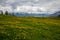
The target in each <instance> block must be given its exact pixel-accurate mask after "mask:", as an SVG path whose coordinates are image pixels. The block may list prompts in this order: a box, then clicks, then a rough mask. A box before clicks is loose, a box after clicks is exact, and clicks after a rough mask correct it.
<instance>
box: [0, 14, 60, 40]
mask: <svg viewBox="0 0 60 40" xmlns="http://www.w3.org/2000/svg"><path fill="white" fill-rule="evenodd" d="M0 40H60V18H39V17H15V16H6V15H0Z"/></svg>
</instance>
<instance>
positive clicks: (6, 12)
mask: <svg viewBox="0 0 60 40" xmlns="http://www.w3.org/2000/svg"><path fill="white" fill-rule="evenodd" d="M0 15H10V16H15V15H14V13H9V12H8V11H5V13H4V12H3V11H2V10H0Z"/></svg>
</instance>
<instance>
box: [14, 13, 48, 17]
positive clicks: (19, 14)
mask: <svg viewBox="0 0 60 40" xmlns="http://www.w3.org/2000/svg"><path fill="white" fill-rule="evenodd" d="M14 15H15V16H33V17H47V16H49V14H34V13H30V14H29V13H15V14H14Z"/></svg>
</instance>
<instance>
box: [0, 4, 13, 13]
mask: <svg viewBox="0 0 60 40" xmlns="http://www.w3.org/2000/svg"><path fill="white" fill-rule="evenodd" d="M0 10H3V11H4V12H5V11H8V12H12V11H13V8H12V7H11V6H1V5H0Z"/></svg>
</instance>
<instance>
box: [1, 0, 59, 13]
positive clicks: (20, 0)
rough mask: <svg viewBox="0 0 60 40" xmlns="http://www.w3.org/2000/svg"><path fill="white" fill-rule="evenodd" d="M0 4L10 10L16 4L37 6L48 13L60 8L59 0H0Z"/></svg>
mask: <svg viewBox="0 0 60 40" xmlns="http://www.w3.org/2000/svg"><path fill="white" fill-rule="evenodd" d="M0 5H1V7H3V8H4V7H7V6H8V7H9V8H11V9H12V10H16V9H17V6H33V7H34V6H39V7H42V8H44V9H45V10H46V12H48V13H53V12H55V11H58V10H60V0H0ZM10 6H11V7H10ZM1 7H0V8H1ZM35 10H36V9H35ZM42 11H43V10H42Z"/></svg>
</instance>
